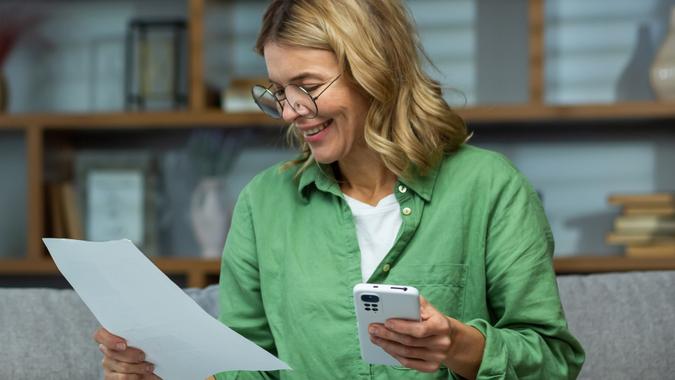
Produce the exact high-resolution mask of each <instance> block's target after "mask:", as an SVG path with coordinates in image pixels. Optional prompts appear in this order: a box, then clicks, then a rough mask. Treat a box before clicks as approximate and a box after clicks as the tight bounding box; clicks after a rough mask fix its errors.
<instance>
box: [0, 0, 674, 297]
mask: <svg viewBox="0 0 675 380" xmlns="http://www.w3.org/2000/svg"><path fill="white" fill-rule="evenodd" d="M207 6H208V2H207V1H206V0H187V7H186V10H187V18H188V36H187V37H188V40H189V57H188V61H189V65H188V67H189V71H188V78H189V85H188V92H189V94H188V95H189V105H188V106H187V108H186V109H185V110H179V111H168V112H123V111H120V112H97V113H93V112H92V113H26V114H0V132H2V131H16V130H18V131H21V132H23V133H24V134H25V141H26V163H27V165H26V170H27V175H26V177H27V182H28V186H27V187H28V194H27V205H26V215H27V216H28V223H27V227H26V228H27V244H26V251H27V252H26V254H25V256H24V258H23V259H16V260H0V275H36V274H39V275H58V271H57V268H56V266H55V265H54V263H53V262H52V261H51V259H50V258H49V257H48V256H46V255H45V252H44V248H43V245H42V241H41V238H42V237H43V235H44V226H45V223H44V222H45V220H44V219H45V214H46V210H45V204H44V194H43V192H44V190H43V183H44V181H45V174H48V173H45V168H44V159H45V150H46V147H45V145H46V142H45V136H46V135H47V133H49V136H50V138H54V137H57V138H58V137H59V136H61V135H64V136H65V135H68V134H69V133H70V132H71V131H76V132H79V131H105V132H106V133H108V132H109V133H111V134H112V133H115V131H122V130H124V131H155V130H165V129H186V130H189V129H192V128H221V129H227V128H271V129H274V128H278V129H280V128H282V127H283V126H284V125H285V123H284V122H283V121H280V120H273V119H270V118H268V117H267V116H265V115H264V114H262V113H258V112H251V113H225V112H223V111H221V110H219V109H209V108H208V106H207V100H206V84H205V68H204V65H205V57H204V41H205V38H206V37H207V36H205V34H206V31H205V25H204V17H205V15H206V14H207V11H208V10H207V9H206V7H207ZM527 20H528V21H527V22H528V28H529V34H528V42H527V43H528V47H529V49H528V70H529V75H528V81H529V83H528V93H529V100H528V102H527V103H525V104H504V105H481V106H472V107H455V108H456V111H457V112H458V113H459V114H460V115H461V116H462V117H463V118H464V119H465V120H466V121H467V123H468V124H470V125H472V126H473V125H477V126H480V125H489V126H490V127H491V128H497V129H503V130H505V131H508V130H509V128H511V127H512V126H513V125H518V126H522V127H526V128H531V129H533V130H542V131H555V130H557V129H559V128H560V124H561V123H563V124H565V125H583V126H584V128H597V129H599V130H602V131H603V132H604V131H607V133H611V131H612V129H611V128H612V126H615V125H617V124H618V123H626V122H630V123H634V124H639V125H658V126H659V127H663V128H673V129H672V130H673V131H674V132H675V102H670V103H668V102H626V103H615V104H574V105H547V104H546V103H545V93H546V88H545V82H546V81H545V66H546V64H545V58H546V45H545V23H546V21H547V20H546V16H545V3H544V0H528V17H527ZM60 131H66V132H65V133H62V134H61V133H60ZM636 133H639V132H636ZM153 261H154V262H155V263H156V264H157V265H158V267H159V268H160V269H161V270H163V271H164V272H165V273H167V274H169V275H181V276H186V278H187V285H188V286H194V287H201V286H205V285H207V284H208V283H210V282H212V280H213V279H214V278H216V277H217V275H218V272H219V263H218V260H203V259H196V258H173V257H172V258H168V257H165V258H156V259H153ZM554 262H555V268H556V272H557V273H558V274H571V273H598V272H622V271H631V270H663V269H675V259H650V260H646V259H635V258H624V257H599V256H592V255H584V256H576V257H561V258H556V259H555V260H554Z"/></svg>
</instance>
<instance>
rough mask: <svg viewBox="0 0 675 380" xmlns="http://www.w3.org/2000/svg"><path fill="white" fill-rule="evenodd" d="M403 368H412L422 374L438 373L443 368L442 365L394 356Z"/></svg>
mask: <svg viewBox="0 0 675 380" xmlns="http://www.w3.org/2000/svg"><path fill="white" fill-rule="evenodd" d="M392 356H393V357H394V358H395V359H396V360H398V361H399V363H401V365H402V366H404V367H407V368H411V369H414V370H417V371H420V372H436V371H438V369H439V368H440V367H441V364H440V363H434V362H427V361H424V360H419V359H411V358H404V357H400V356H396V355H392Z"/></svg>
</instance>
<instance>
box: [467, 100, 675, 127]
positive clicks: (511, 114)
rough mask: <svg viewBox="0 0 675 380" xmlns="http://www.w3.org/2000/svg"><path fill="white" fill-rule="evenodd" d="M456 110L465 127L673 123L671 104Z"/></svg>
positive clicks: (517, 106)
mask: <svg viewBox="0 0 675 380" xmlns="http://www.w3.org/2000/svg"><path fill="white" fill-rule="evenodd" d="M456 110H457V112H458V113H459V114H460V115H461V116H462V117H463V118H464V119H465V120H466V121H467V122H468V123H500V124H503V123H509V122H566V121H570V122H572V121H573V122H579V121H600V120H622V121H625V120H655V119H675V102H626V103H613V104H584V105H564V106H537V105H498V106H479V107H467V108H464V109H462V108H457V109H456Z"/></svg>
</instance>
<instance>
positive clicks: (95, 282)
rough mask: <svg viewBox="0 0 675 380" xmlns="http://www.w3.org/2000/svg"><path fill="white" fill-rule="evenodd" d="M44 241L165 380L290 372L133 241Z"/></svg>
mask: <svg viewBox="0 0 675 380" xmlns="http://www.w3.org/2000/svg"><path fill="white" fill-rule="evenodd" d="M43 241H44V243H45V245H46V246H47V248H48V249H49V252H50V254H51V255H52V257H53V258H54V262H55V263H56V266H57V267H58V268H59V270H60V271H61V273H63V275H64V276H65V277H66V279H67V280H68V282H70V284H71V285H72V286H73V288H74V289H75V291H76V292H77V293H78V294H79V295H80V297H81V298H82V300H83V301H84V303H85V304H86V305H87V307H89V309H90V310H91V312H92V313H93V314H94V316H96V318H97V319H98V321H99V322H100V323H101V325H102V326H104V327H105V328H106V329H108V330H109V331H110V332H112V333H113V334H115V335H119V336H122V337H124V338H126V339H127V342H128V344H129V346H132V347H138V348H140V349H141V350H143V351H144V352H145V354H146V357H147V359H146V360H147V361H149V362H151V363H154V364H155V374H157V375H158V376H160V377H161V378H162V379H164V380H186V379H195V380H201V379H205V378H206V377H208V376H210V375H212V374H214V373H218V372H222V371H229V370H260V371H269V370H277V369H290V367H289V366H288V365H287V364H286V363H284V362H282V361H281V360H279V359H277V358H276V357H274V355H272V354H270V353H268V352H267V351H265V350H263V349H262V348H260V347H258V346H257V345H256V344H255V343H253V342H251V341H249V340H248V339H246V338H244V337H242V336H241V335H239V334H237V333H236V332H234V331H232V330H231V329H229V328H228V327H227V326H225V325H223V324H222V323H221V322H220V321H218V320H216V319H214V318H213V317H211V316H210V315H209V314H208V313H207V312H206V311H204V310H203V309H202V308H201V307H200V306H199V305H198V304H197V303H196V302H194V300H192V298H190V296H188V295H187V294H185V292H183V291H182V290H181V289H180V288H179V287H178V286H176V284H174V283H173V282H172V281H171V280H170V279H169V278H168V277H167V276H166V275H164V273H162V272H161V271H160V270H159V269H158V268H157V267H156V266H155V265H154V264H153V263H152V262H151V261H150V260H149V259H148V258H147V257H146V256H145V255H143V253H142V252H141V251H139V250H138V248H136V246H134V245H133V243H132V242H131V241H129V240H115V241H109V242H87V241H81V240H69V239H43ZM92 344H95V343H94V342H92Z"/></svg>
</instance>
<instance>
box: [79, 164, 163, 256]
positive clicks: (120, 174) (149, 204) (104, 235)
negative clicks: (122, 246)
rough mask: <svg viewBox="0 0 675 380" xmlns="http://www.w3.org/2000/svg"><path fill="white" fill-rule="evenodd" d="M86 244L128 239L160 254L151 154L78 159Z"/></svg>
mask: <svg viewBox="0 0 675 380" xmlns="http://www.w3.org/2000/svg"><path fill="white" fill-rule="evenodd" d="M75 166H76V177H77V178H76V180H77V186H78V188H79V190H80V200H81V202H80V204H81V205H82V214H83V225H84V236H85V239H86V240H91V241H107V240H116V239H129V240H131V241H132V242H133V243H134V244H135V245H136V246H138V247H139V248H140V249H141V250H142V251H143V252H144V253H145V254H147V255H149V256H152V255H156V254H157V253H158V252H157V223H156V207H155V199H156V187H155V183H156V181H155V179H154V176H153V170H152V158H151V156H150V155H149V154H145V153H140V152H121V151H84V152H81V153H79V154H78V155H77V157H76V165H75Z"/></svg>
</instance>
